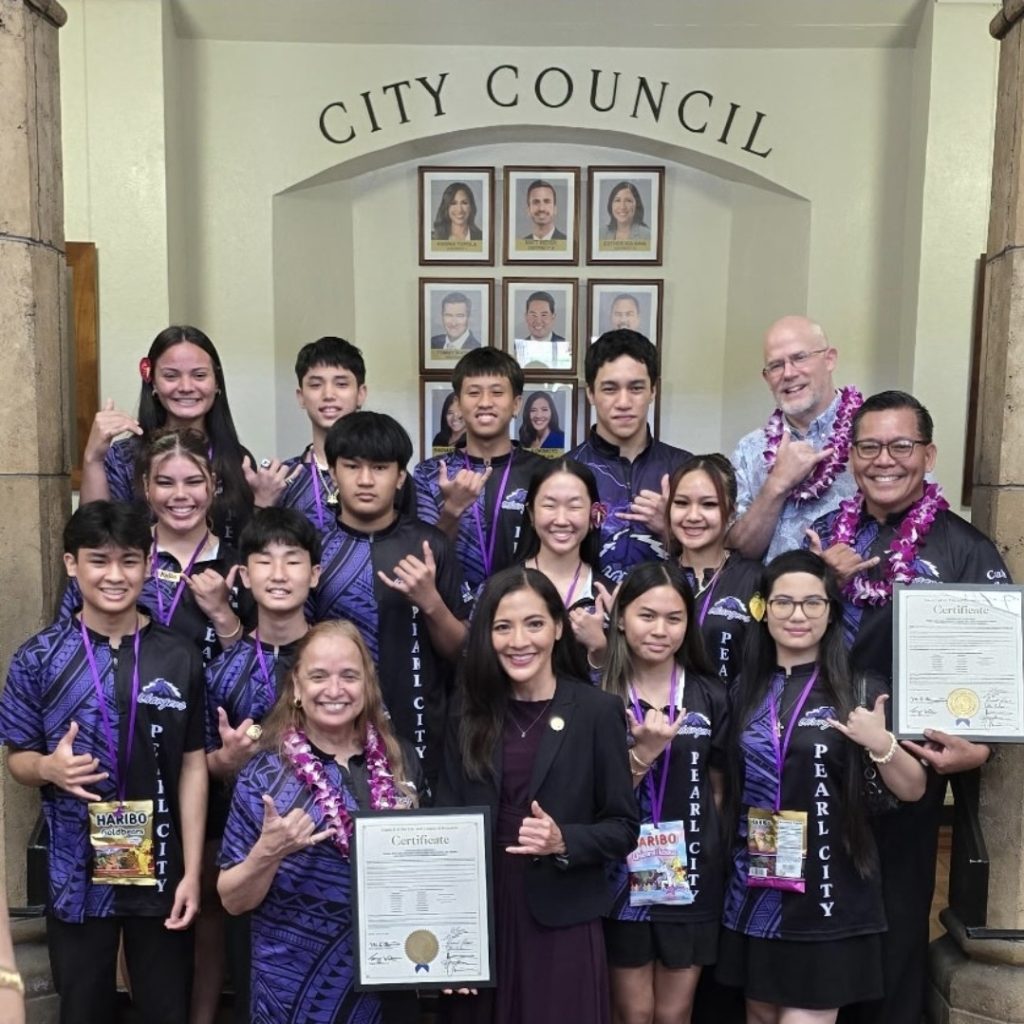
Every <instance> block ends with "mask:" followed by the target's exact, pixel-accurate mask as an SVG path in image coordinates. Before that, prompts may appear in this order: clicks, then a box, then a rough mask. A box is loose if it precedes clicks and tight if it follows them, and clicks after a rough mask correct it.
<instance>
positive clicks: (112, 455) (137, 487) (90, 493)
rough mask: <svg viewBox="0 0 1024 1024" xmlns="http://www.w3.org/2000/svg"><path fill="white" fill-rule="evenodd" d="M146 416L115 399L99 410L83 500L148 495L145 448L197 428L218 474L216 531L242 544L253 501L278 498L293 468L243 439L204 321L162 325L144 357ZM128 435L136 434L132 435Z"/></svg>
mask: <svg viewBox="0 0 1024 1024" xmlns="http://www.w3.org/2000/svg"><path fill="white" fill-rule="evenodd" d="M139 376H140V377H141V379H142V380H141V389H140V391H139V413H138V418H137V419H136V418H135V417H133V416H131V415H129V414H128V413H125V412H122V411H121V410H120V409H115V408H114V402H113V400H112V399H110V400H108V401H107V403H106V404H105V405H104V407H103V408H102V409H101V410H100V411H99V412H98V413H96V417H95V419H94V420H93V424H92V429H91V430H90V431H89V437H88V439H87V440H86V442H85V452H84V455H83V459H82V489H81V493H82V498H81V500H82V501H83V502H86V501H96V500H98V499H101V498H103V499H111V500H113V501H133V500H140V499H141V498H142V476H141V474H140V472H139V461H140V456H141V453H142V452H143V451H144V450H145V447H146V445H147V444H148V443H149V438H150V435H151V434H152V432H153V431H154V430H157V429H159V428H162V427H166V428H169V429H176V430H180V429H184V428H190V429H192V430H198V431H199V432H200V433H202V434H204V435H205V437H206V439H207V450H208V452H209V458H210V461H211V462H212V463H213V469H214V472H215V473H216V476H217V500H216V502H215V503H214V510H213V521H214V530H215V532H216V533H217V534H218V536H220V537H221V538H222V539H223V540H226V541H229V542H237V540H238V534H239V532H240V531H241V528H242V526H243V525H244V524H245V521H246V519H248V517H249V515H250V514H251V512H252V507H253V503H254V500H255V504H256V505H257V506H259V507H266V506H270V505H273V504H275V503H276V501H277V498H278V496H279V495H280V494H281V492H282V491H283V490H284V486H285V481H286V476H287V471H286V470H285V469H284V468H283V467H282V466H281V465H280V463H277V462H276V461H274V462H270V461H267V460H264V462H263V463H261V464H260V466H259V467H257V466H256V465H255V461H254V460H253V457H252V455H251V454H249V452H247V451H246V449H245V448H243V447H242V446H241V444H240V443H239V441H238V432H237V431H236V430H235V422H234V419H233V418H232V416H231V407H230V406H229V405H228V396H227V384H226V382H225V380H224V370H223V369H222V367H221V360H220V356H219V355H218V354H217V350H216V348H214V346H213V342H212V341H210V339H209V338H208V337H207V336H206V335H205V334H204V333H203V332H202V331H200V330H199V329H198V328H196V327H168V328H166V329H165V330H163V331H161V332H160V333H159V334H158V335H157V336H156V337H155V338H154V339H153V343H152V344H151V345H150V346H149V351H148V353H147V354H146V356H145V357H144V358H143V359H141V360H140V361H139ZM124 435H128V436H124Z"/></svg>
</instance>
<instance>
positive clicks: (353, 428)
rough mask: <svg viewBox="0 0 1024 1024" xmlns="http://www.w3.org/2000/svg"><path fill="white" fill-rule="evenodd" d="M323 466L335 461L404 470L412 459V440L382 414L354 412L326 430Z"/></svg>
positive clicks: (399, 425) (385, 414)
mask: <svg viewBox="0 0 1024 1024" xmlns="http://www.w3.org/2000/svg"><path fill="white" fill-rule="evenodd" d="M324 451H325V453H326V455H327V464H328V465H329V466H334V465H335V463H337V461H338V459H368V460H369V461H370V462H397V463H398V468H399V469H405V468H406V467H407V466H408V465H409V460H410V459H411V458H412V441H411V440H410V439H409V435H408V434H407V433H406V432H405V427H403V426H402V424H401V423H399V422H398V420H396V419H395V418H394V417H393V416H389V415H388V414H387V413H386V412H354V413H351V414H350V415H348V416H345V417H344V418H342V419H340V420H338V421H337V422H336V423H335V424H334V425H333V426H332V427H331V429H330V430H328V431H327V440H326V441H325V442H324Z"/></svg>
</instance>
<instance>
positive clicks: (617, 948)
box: [604, 918, 720, 971]
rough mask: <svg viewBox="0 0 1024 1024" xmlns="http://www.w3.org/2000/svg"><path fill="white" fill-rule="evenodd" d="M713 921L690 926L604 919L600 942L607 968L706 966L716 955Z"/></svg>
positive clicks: (716, 945) (716, 943)
mask: <svg viewBox="0 0 1024 1024" xmlns="http://www.w3.org/2000/svg"><path fill="white" fill-rule="evenodd" d="M719 930H720V927H719V924H718V922H717V921H695V922H694V923H692V924H683V923H679V922H674V921H673V922H666V921H619V920H615V919H612V918H606V919H605V922H604V942H605V948H606V949H607V951H608V964H609V966H610V967H646V966H647V964H652V963H659V964H661V965H662V966H663V967H667V968H669V970H673V971H674V970H679V969H681V968H683V967H707V966H708V965H709V964H713V963H714V962H715V958H716V957H717V956H718V932H719Z"/></svg>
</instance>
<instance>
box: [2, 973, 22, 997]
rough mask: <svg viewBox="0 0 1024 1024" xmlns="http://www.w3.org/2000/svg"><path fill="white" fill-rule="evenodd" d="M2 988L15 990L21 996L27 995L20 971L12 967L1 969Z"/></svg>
mask: <svg viewBox="0 0 1024 1024" xmlns="http://www.w3.org/2000/svg"><path fill="white" fill-rule="evenodd" d="M0 988H13V989H14V991H15V992H17V993H18V995H19V996H23V995H24V994H25V983H24V982H23V981H22V980H21V975H20V974H19V973H18V971H17V970H15V969H14V968H12V967H0Z"/></svg>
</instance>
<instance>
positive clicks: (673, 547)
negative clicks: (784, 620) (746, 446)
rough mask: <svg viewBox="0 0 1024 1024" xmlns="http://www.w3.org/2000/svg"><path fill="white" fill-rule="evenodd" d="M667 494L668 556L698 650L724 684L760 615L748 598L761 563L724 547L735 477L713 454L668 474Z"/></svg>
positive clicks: (732, 676)
mask: <svg viewBox="0 0 1024 1024" xmlns="http://www.w3.org/2000/svg"><path fill="white" fill-rule="evenodd" d="M668 493H669V500H668V504H667V505H666V507H665V525H666V530H665V534H666V536H667V537H668V545H667V546H668V553H669V556H670V557H672V558H675V559H677V560H678V562H679V567H680V568H681V569H682V570H683V572H684V573H685V575H686V581H687V582H688V583H689V584H690V586H691V587H692V588H693V593H694V597H695V598H696V610H695V614H696V620H697V621H696V625H697V626H698V627H699V629H700V632H701V636H702V637H703V638H704V649H705V650H706V651H707V653H708V656H709V658H710V659H711V662H712V666H713V669H714V673H715V675H717V676H718V678H719V679H721V680H722V681H723V682H724V683H726V684H727V685H728V684H731V683H732V682H733V680H734V679H735V678H736V676H737V675H738V674H739V670H740V658H741V657H742V653H743V637H744V636H745V635H746V630H747V628H748V627H749V624H750V622H751V621H752V620H754V619H757V618H760V615H761V613H762V612H763V609H762V608H760V607H759V603H760V602H759V599H757V598H755V594H754V588H755V586H756V583H757V578H758V576H759V575H760V573H761V568H762V566H761V563H760V562H755V561H754V560H753V559H751V558H744V557H743V556H742V555H741V554H740V553H739V552H738V551H732V550H731V549H730V548H728V547H727V546H726V541H727V539H728V533H729V527H730V526H731V525H732V523H733V520H734V518H735V515H736V473H735V471H734V470H733V467H732V463H731V462H730V461H729V460H728V459H727V458H726V457H725V456H724V455H720V454H719V453H717V452H716V453H714V454H713V455H693V456H691V457H690V458H689V459H687V460H686V462H684V463H683V464H682V465H681V466H680V467H679V468H678V469H677V470H676V471H675V473H673V474H672V478H671V480H670V481H669V485H668ZM752 599H753V600H752Z"/></svg>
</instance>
